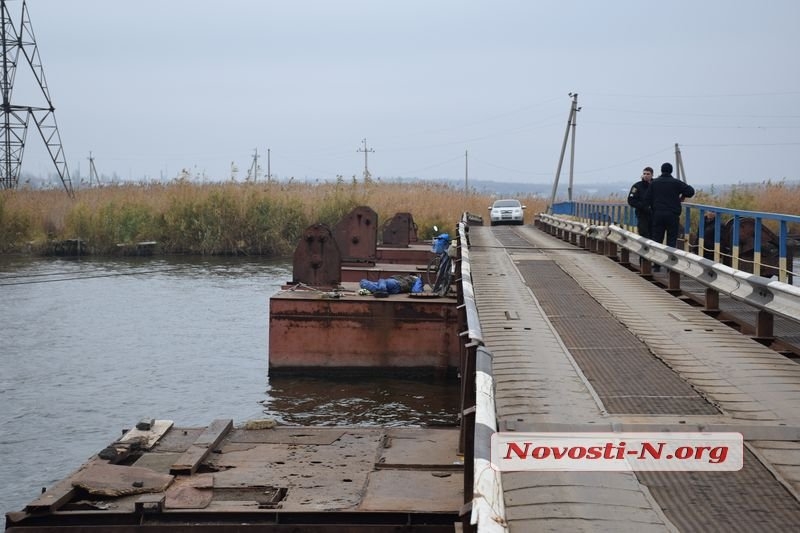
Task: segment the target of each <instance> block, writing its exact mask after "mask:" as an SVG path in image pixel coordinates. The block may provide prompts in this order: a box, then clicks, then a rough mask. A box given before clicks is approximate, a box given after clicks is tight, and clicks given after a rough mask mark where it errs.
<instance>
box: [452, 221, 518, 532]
mask: <svg viewBox="0 0 800 533" xmlns="http://www.w3.org/2000/svg"><path fill="white" fill-rule="evenodd" d="M470 223H473V224H474V220H472V219H471V218H469V217H467V216H466V214H465V216H464V217H463V218H462V222H461V223H460V224H459V226H458V235H459V242H460V243H461V246H460V247H459V252H460V261H459V266H460V272H461V276H460V280H459V301H460V305H459V310H460V312H461V314H462V316H463V317H464V320H465V322H466V331H464V332H463V333H462V334H461V335H462V337H466V339H465V341H466V342H464V344H463V345H464V353H463V354H462V364H461V372H462V375H461V380H462V420H461V423H462V431H466V432H467V433H468V434H466V435H464V436H463V437H462V438H463V439H464V440H466V441H467V442H466V443H465V444H466V445H465V446H464V448H465V449H464V469H465V472H464V485H465V486H464V496H465V500H466V505H467V506H468V507H469V513H470V520H469V524H470V526H471V527H472V528H473V530H475V531H479V532H487V533H495V532H498V533H505V532H507V531H508V529H507V528H506V525H505V524H506V521H505V503H504V499H503V485H502V482H501V479H500V472H498V471H497V470H495V469H494V468H492V465H491V438H492V435H493V434H494V433H496V432H497V411H496V410H495V403H494V378H493V376H492V354H491V352H489V350H487V349H486V347H484V346H483V338H482V333H481V329H480V321H479V317H478V308H477V306H476V305H475V293H474V289H473V285H472V272H471V270H470V257H469V244H468V243H469V224H470ZM469 491H471V492H472V494H471V498H467V495H468V494H469Z"/></svg>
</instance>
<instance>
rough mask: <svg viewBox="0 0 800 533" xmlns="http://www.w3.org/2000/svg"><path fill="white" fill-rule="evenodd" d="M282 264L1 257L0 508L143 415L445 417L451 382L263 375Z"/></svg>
mask: <svg viewBox="0 0 800 533" xmlns="http://www.w3.org/2000/svg"><path fill="white" fill-rule="evenodd" d="M290 279H291V264H290V263H287V262H286V261H267V260H238V259H183V258H181V259H180V260H174V259H169V260H165V259H146V260H145V259H137V260H129V261H125V260H116V259H115V260H90V261H88V260H82V261H75V260H50V259H16V258H14V259H9V258H0V369H1V370H0V406H2V407H1V408H0V457H2V461H0V511H2V512H3V513H5V512H8V511H13V510H20V509H21V508H22V507H23V506H24V505H25V504H26V503H28V502H30V501H31V500H33V499H34V498H36V497H37V496H38V494H39V492H40V490H41V488H42V487H46V486H49V485H51V484H53V483H54V482H55V481H58V480H60V479H62V478H63V477H64V476H66V475H67V474H68V473H69V472H71V471H73V470H75V469H76V468H77V467H78V466H80V465H81V464H82V463H83V462H84V461H85V460H86V459H88V458H89V457H90V456H91V455H92V454H94V453H97V452H98V451H99V450H101V449H102V448H104V447H105V446H106V445H107V444H109V443H111V442H112V441H113V440H115V439H116V438H117V437H118V436H119V435H120V431H121V430H122V429H123V428H128V427H132V426H133V425H134V424H135V423H136V422H137V421H138V420H140V419H142V418H161V419H170V420H174V421H175V422H176V424H178V425H182V426H205V425H207V424H209V423H210V422H211V421H212V420H213V419H215V418H232V419H233V420H234V423H235V424H240V423H242V422H244V421H246V420H249V419H260V418H265V417H271V418H276V419H278V420H279V421H280V422H282V423H286V424H326V425H334V424H339V425H341V424H347V425H351V424H352V425H395V426H397V425H422V424H454V423H455V422H456V415H455V413H456V412H457V405H458V403H457V402H458V400H457V396H458V387H457V385H456V384H454V383H442V382H436V381H431V382H420V381H419V380H411V379H408V380H403V379H388V378H385V377H383V376H374V377H364V376H362V377H359V378H345V377H337V378H332V379H329V380H326V379H320V378H299V377H292V378H288V377H285V378H284V377H281V378H278V377H269V376H268V375H267V329H268V328H267V322H268V304H269V297H270V296H271V295H272V294H274V293H276V292H277V291H278V290H280V285H281V284H282V283H284V282H286V281H288V280H290Z"/></svg>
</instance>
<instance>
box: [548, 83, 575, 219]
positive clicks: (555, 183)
mask: <svg viewBox="0 0 800 533" xmlns="http://www.w3.org/2000/svg"><path fill="white" fill-rule="evenodd" d="M569 96H570V98H572V105H571V106H570V109H569V118H568V119H567V129H566V131H565V132H564V142H563V143H562V145H561V156H560V157H559V158H558V168H557V169H556V178H555V180H553V191H552V193H551V194H550V205H549V206H548V208H547V211H548V212H549V213H552V212H553V204H554V203H555V201H556V192H557V191H558V180H559V177H560V176H561V165H562V164H563V163H564V153H565V152H566V151H567V140H568V139H569V134H570V131H572V143H571V149H570V162H569V187H568V188H567V199H568V200H569V201H570V202H571V201H572V177H573V172H574V165H575V116H576V115H577V114H578V111H580V110H581V108H580V107H578V93H569Z"/></svg>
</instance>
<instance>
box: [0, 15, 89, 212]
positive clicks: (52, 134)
mask: <svg viewBox="0 0 800 533" xmlns="http://www.w3.org/2000/svg"><path fill="white" fill-rule="evenodd" d="M8 3H9V2H8V1H7V0H0V53H2V56H3V57H2V65H0V67H1V68H2V80H0V84H1V85H2V92H3V110H2V112H3V119H2V126H0V127H1V128H2V130H1V131H0V165H2V169H0V189H14V188H16V187H17V184H18V183H19V175H20V170H21V169H22V154H23V153H24V152H25V138H26V135H27V132H28V124H29V122H30V119H31V117H33V122H34V124H36V128H37V129H38V130H39V135H40V136H41V137H42V140H43V141H44V144H45V146H46V148H47V152H48V153H49V154H50V159H51V160H52V161H53V164H54V165H55V167H56V172H58V177H59V178H61V183H62V184H63V185H64V189H66V191H67V194H68V195H69V196H70V197H74V192H73V190H72V180H71V179H70V177H69V167H68V166H67V160H66V157H65V156H64V149H63V146H62V145H61V136H60V135H59V133H58V125H57V124H56V117H55V114H54V111H55V107H53V102H52V100H51V99H50V91H49V90H48V89H47V82H46V81H45V77H44V68H43V67H42V60H41V58H40V57H39V49H38V47H37V46H36V39H35V37H34V35H33V27H32V26H31V19H30V15H29V14H28V5H27V3H26V1H25V0H22V16H21V21H20V25H19V32H17V28H16V27H15V26H14V23H13V22H12V21H11V14H10V12H9V11H8V6H7V4H8ZM20 52H22V55H23V56H24V58H25V61H26V62H27V63H28V66H29V67H30V69H31V71H32V73H33V76H34V78H35V79H36V82H37V84H38V86H39V89H40V91H41V93H42V94H41V96H42V97H43V98H44V102H43V104H42V105H41V106H31V105H14V104H12V103H11V93H12V91H13V89H14V87H13V85H14V78H15V76H16V74H17V60H18V59H19V58H20Z"/></svg>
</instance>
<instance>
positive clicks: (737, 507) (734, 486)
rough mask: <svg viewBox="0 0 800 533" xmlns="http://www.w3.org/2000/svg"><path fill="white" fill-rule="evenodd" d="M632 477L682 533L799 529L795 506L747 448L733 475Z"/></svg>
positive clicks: (798, 510) (651, 474) (649, 474)
mask: <svg viewBox="0 0 800 533" xmlns="http://www.w3.org/2000/svg"><path fill="white" fill-rule="evenodd" d="M636 477H637V478H638V479H639V481H640V482H641V483H642V484H644V485H647V487H648V488H649V489H650V493H651V494H652V495H653V497H655V499H656V500H657V501H658V503H659V505H660V506H661V508H662V510H663V511H664V513H665V514H666V515H667V517H668V518H669V519H670V520H671V521H672V523H673V524H675V525H676V526H677V527H678V529H679V530H680V531H682V532H690V531H698V532H705V531H797V527H798V524H800V503H798V502H797V500H795V499H794V498H793V497H792V496H791V494H789V492H788V491H787V490H786V489H784V488H783V487H782V486H781V485H780V484H778V483H776V482H775V478H774V477H773V476H772V474H771V473H770V472H769V470H767V469H766V468H765V467H764V465H762V464H761V463H760V462H759V461H758V459H756V457H755V456H754V455H753V454H752V453H750V451H749V450H747V449H745V454H744V467H743V468H742V469H741V470H740V471H738V472H637V473H636ZM715 487H716V488H719V490H715ZM723 487H724V489H723Z"/></svg>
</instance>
